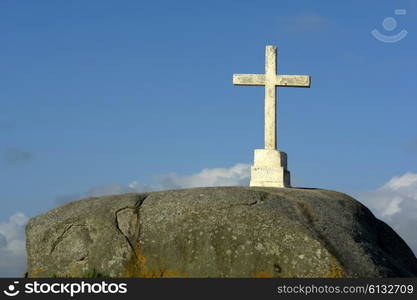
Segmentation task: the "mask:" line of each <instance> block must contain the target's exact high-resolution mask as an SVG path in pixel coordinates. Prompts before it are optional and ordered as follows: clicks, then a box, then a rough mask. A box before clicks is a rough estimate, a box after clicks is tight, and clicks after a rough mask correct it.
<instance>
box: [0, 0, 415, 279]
mask: <svg viewBox="0 0 417 300" xmlns="http://www.w3.org/2000/svg"><path fill="white" fill-rule="evenodd" d="M395 9H406V14H405V15H396V14H395V13H394V11H395ZM387 17H393V18H395V20H396V21H397V23H398V24H397V27H396V28H395V29H394V30H392V31H391V32H389V31H387V30H385V29H384V27H383V25H382V22H383V20H384V19H385V18H387ZM416 28H417V1H416V0H404V1H376V0H375V1H343V2H341V1H306V0H304V1H303V0H300V1H205V2H202V1H147V2H143V1H93V0H91V1H78V0H74V1H62V0H61V1H23V0H21V1H16V0H2V1H1V2H0V42H1V47H0V199H1V204H2V209H1V210H0V229H1V228H2V227H1V224H3V225H4V224H6V225H7V224H9V223H10V222H12V219H9V218H11V216H16V214H23V215H24V216H25V218H27V217H30V216H33V215H36V214H39V213H41V212H44V211H46V210H49V209H51V208H52V207H54V206H56V205H57V203H60V201H61V200H62V199H75V198H78V197H82V196H85V195H88V194H91V193H92V192H91V191H92V190H94V189H97V187H110V188H109V189H110V190H111V189H112V187H116V188H119V189H121V191H123V190H124V188H123V187H127V186H128V185H130V184H132V182H136V183H137V184H139V183H140V184H145V185H160V186H162V187H163V186H164V185H163V184H161V180H162V181H163V182H166V180H167V178H171V179H170V180H171V181H172V180H174V181H175V180H177V181H178V180H179V181H180V182H182V183H181V184H178V185H177V186H181V187H188V186H193V185H192V184H188V183H185V182H186V181H187V180H188V179H189V178H191V177H190V176H193V174H200V172H201V171H202V170H203V169H205V168H207V169H213V168H225V169H228V168H229V169H230V168H232V167H233V166H235V165H236V164H251V163H252V160H253V150H254V149H257V148H262V147H263V97H264V94H263V93H264V89H263V88H262V87H242V86H238V87H237V86H233V85H232V74H233V73H263V71H264V47H265V45H268V44H272V45H277V46H278V72H279V73H281V74H308V75H311V76H312V86H311V88H310V89H292V88H279V89H278V97H279V100H278V101H279V103H278V147H279V149H280V150H283V151H285V152H287V153H288V156H289V169H290V171H291V173H292V180H293V182H295V184H296V185H299V186H305V187H318V188H327V189H334V190H338V191H342V192H347V193H350V194H353V195H360V194H361V193H363V192H364V191H365V192H366V191H371V193H372V192H375V191H377V192H379V190H378V189H379V188H380V187H381V186H384V185H386V184H387V183H389V182H390V180H392V179H393V178H395V177H396V176H397V177H400V176H404V174H411V175H410V176H411V178H414V177H413V176H414V174H415V173H417V117H416V114H417V59H416V58H417V35H416ZM373 29H378V30H379V31H380V32H381V33H383V34H386V35H395V34H397V33H399V32H400V31H401V30H403V29H404V30H407V31H408V35H407V36H406V37H405V38H404V39H403V40H401V41H398V42H396V43H385V42H381V41H379V40H377V39H376V38H374V37H373V36H372V35H371V31H372V30H373ZM239 170H240V169H239ZM223 171H224V170H223ZM225 172H226V173H227V170H226V171H225ZM173 173H175V174H173ZM167 174H170V175H167ZM209 174H214V173H210V171H209ZM227 174H229V173H227ZM233 174H235V173H233ZM167 176H168V177H167ZM184 176H185V177H184ZM187 176H189V177H187ZM209 176H211V175H209ZM161 178H162V179H161ZM173 178H174V179H173ZM178 178H180V179H178ZM187 178H188V179H187ZM199 178H200V177H199ZM204 178H205V177H204ZM401 178H405V177H401ZM407 178H409V177H407ZM239 180H240V179H239ZM230 182H231V183H234V181H233V180H232V181H230ZM239 182H240V181H238V182H237V183H239ZM407 182H409V181H407ZM413 182H414V181H413ZM413 184H414V183H413ZM194 185H198V183H196V184H194ZM413 187H414V185H413ZM88 191H90V192H88ZM407 191H408V190H407ZM414 192H415V193H414ZM407 193H408V192H407ZM410 193H411V194H410V195H412V196H410V197H411V198H410V197H409V198H410V199H414V198H413V197H414V196H413V195H417V184H416V190H412V191H411V192H410ZM407 195H408V194H407ZM364 197H365V196H364ZM407 197H408V196H407ZM60 199H61V200H60ZM407 199H408V198H407ZM415 200H416V202H417V196H416V199H415ZM410 201H411V200H410ZM61 202H62V201H61ZM390 203H392V202H390ZM410 203H414V202H410ZM392 205H394V206H395V203H394V204H392ZM410 205H411V204H410ZM412 205H414V204H412ZM413 207H414V206H413ZM394 208H395V207H394ZM393 211H395V209H394V210H393ZM416 211H417V210H416ZM18 216H22V215H18ZM381 216H383V213H382V215H381ZM22 218H23V217H22ZM22 218H20V219H19V218H18V219H19V221H18V222H17V223H19V224H21V223H22ZM15 219H16V218H15ZM15 219H13V220H15ZM1 222H3V223H1ZM6 225H4V226H6ZM394 225H395V224H392V226H394ZM394 227H395V226H394ZM4 235H6V234H5V233H4ZM16 235H17V233H16ZM6 237H7V236H6ZM0 246H1V239H0ZM0 257H1V256H0ZM0 275H1V274H0Z"/></svg>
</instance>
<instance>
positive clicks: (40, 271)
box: [27, 268, 44, 278]
mask: <svg viewBox="0 0 417 300" xmlns="http://www.w3.org/2000/svg"><path fill="white" fill-rule="evenodd" d="M43 273H44V270H43V269H41V268H38V269H35V270H33V271H32V272H31V273H28V276H27V277H28V278H37V277H41V275H42V274H43Z"/></svg>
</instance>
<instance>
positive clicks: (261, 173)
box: [250, 149, 291, 187]
mask: <svg viewBox="0 0 417 300" xmlns="http://www.w3.org/2000/svg"><path fill="white" fill-rule="evenodd" d="M250 177H251V179H250V186H266V187H291V185H290V172H289V171H288V170H287V154H286V153H285V152H281V151H277V150H268V149H256V150H255V159H254V165H253V166H252V167H251V176H250Z"/></svg>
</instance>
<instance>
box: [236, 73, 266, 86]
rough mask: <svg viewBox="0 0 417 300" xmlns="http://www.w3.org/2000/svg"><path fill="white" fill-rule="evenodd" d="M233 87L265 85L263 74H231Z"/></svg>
mask: <svg viewBox="0 0 417 300" xmlns="http://www.w3.org/2000/svg"><path fill="white" fill-rule="evenodd" d="M233 84H234V85H265V75H264V74H233Z"/></svg>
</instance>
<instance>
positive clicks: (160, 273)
mask: <svg viewBox="0 0 417 300" xmlns="http://www.w3.org/2000/svg"><path fill="white" fill-rule="evenodd" d="M135 253H136V257H132V259H131V260H130V262H129V263H128V264H127V265H126V268H125V271H124V273H123V275H122V277H141V278H161V277H188V276H187V274H181V273H180V272H178V271H174V270H169V269H167V268H166V267H164V266H163V265H162V266H161V267H160V268H159V270H150V269H149V267H148V265H147V262H146V257H145V255H143V253H142V251H141V249H140V247H139V246H136V247H135Z"/></svg>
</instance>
